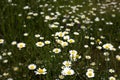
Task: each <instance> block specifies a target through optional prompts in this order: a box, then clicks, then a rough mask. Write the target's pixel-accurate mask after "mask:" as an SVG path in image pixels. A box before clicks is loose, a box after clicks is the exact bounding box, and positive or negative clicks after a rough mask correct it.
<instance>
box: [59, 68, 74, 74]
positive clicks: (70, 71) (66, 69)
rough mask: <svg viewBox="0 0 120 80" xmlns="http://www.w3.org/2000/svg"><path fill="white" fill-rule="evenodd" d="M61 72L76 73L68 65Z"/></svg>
mask: <svg viewBox="0 0 120 80" xmlns="http://www.w3.org/2000/svg"><path fill="white" fill-rule="evenodd" d="M61 73H62V75H74V74H75V72H74V70H73V69H71V68H68V67H66V68H64V69H63V70H62V72H61Z"/></svg>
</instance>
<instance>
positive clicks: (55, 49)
mask: <svg viewBox="0 0 120 80" xmlns="http://www.w3.org/2000/svg"><path fill="white" fill-rule="evenodd" d="M53 52H54V53H60V52H61V49H59V48H54V49H53Z"/></svg>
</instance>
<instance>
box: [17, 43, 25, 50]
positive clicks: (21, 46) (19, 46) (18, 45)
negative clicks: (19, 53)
mask: <svg viewBox="0 0 120 80" xmlns="http://www.w3.org/2000/svg"><path fill="white" fill-rule="evenodd" d="M17 47H18V48H19V49H20V50H21V49H22V48H24V47H26V44H25V43H23V42H20V43H18V44H17Z"/></svg>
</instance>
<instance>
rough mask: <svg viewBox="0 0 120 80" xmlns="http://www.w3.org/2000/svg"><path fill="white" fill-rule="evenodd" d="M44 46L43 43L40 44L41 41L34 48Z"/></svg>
mask: <svg viewBox="0 0 120 80" xmlns="http://www.w3.org/2000/svg"><path fill="white" fill-rule="evenodd" d="M44 45H45V44H44V43H43V42H41V41H39V42H37V43H36V46H37V47H43V46H44Z"/></svg>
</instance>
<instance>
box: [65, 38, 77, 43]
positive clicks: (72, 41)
mask: <svg viewBox="0 0 120 80" xmlns="http://www.w3.org/2000/svg"><path fill="white" fill-rule="evenodd" d="M67 41H68V42H69V43H75V40H74V39H68V40H67Z"/></svg>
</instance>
